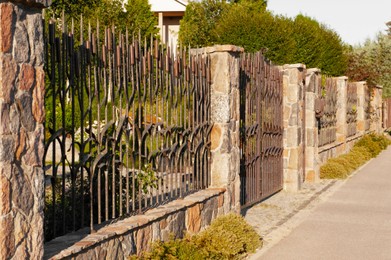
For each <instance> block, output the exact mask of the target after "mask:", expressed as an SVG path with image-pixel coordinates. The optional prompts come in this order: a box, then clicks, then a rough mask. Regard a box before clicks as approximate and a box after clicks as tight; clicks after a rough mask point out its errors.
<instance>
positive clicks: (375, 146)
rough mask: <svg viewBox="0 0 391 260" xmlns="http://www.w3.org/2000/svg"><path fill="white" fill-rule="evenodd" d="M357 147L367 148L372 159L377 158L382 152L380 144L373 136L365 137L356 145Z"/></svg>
mask: <svg viewBox="0 0 391 260" xmlns="http://www.w3.org/2000/svg"><path fill="white" fill-rule="evenodd" d="M354 146H356V147H360V146H361V147H365V148H366V149H368V151H369V152H370V153H371V156H372V157H376V156H377V155H378V154H379V153H380V152H381V150H382V148H381V146H380V144H379V143H378V142H375V141H374V140H373V137H372V136H371V135H365V136H364V137H362V138H361V139H360V140H359V141H357V143H356V144H355V145H354Z"/></svg>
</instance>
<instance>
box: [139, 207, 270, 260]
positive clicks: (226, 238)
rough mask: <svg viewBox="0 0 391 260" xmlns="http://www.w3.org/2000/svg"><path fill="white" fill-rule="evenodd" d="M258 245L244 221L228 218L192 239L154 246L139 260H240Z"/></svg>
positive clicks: (257, 239)
mask: <svg viewBox="0 0 391 260" xmlns="http://www.w3.org/2000/svg"><path fill="white" fill-rule="evenodd" d="M261 242H262V240H261V238H260V237H259V235H258V234H257V233H256V232H255V230H254V229H253V228H252V227H251V226H250V225H249V224H247V223H246V221H245V220H244V219H243V217H241V216H238V215H236V214H228V215H225V216H222V217H219V218H217V219H215V220H214V221H213V222H212V224H211V225H210V227H208V228H207V229H206V230H204V231H202V232H200V233H199V234H197V235H194V236H192V237H190V236H187V237H186V238H184V239H171V240H169V241H167V242H164V243H163V242H160V241H159V242H155V243H154V244H153V245H152V250H151V252H147V253H144V254H143V255H142V256H141V259H194V260H198V259H200V260H201V259H241V258H243V257H244V256H245V255H246V254H247V253H249V252H254V251H255V249H257V248H258V247H259V246H261ZM131 259H133V258H131Z"/></svg>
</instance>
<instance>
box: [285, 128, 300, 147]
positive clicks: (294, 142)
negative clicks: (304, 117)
mask: <svg viewBox="0 0 391 260" xmlns="http://www.w3.org/2000/svg"><path fill="white" fill-rule="evenodd" d="M298 130H299V129H298V128H297V127H288V129H286V133H287V135H286V139H287V144H286V145H287V147H296V146H298V145H299V142H298V139H299V138H300V135H299V132H298Z"/></svg>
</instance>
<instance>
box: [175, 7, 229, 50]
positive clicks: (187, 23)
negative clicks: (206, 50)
mask: <svg viewBox="0 0 391 260" xmlns="http://www.w3.org/2000/svg"><path fill="white" fill-rule="evenodd" d="M228 6H229V5H228V4H227V3H226V2H225V1H219V0H203V1H202V2H200V3H198V2H190V3H189V4H188V5H187V6H186V12H185V15H184V17H183V19H182V20H181V26H180V31H179V41H180V42H181V43H182V44H184V45H190V46H205V45H213V44H214V43H216V40H217V35H216V32H215V27H216V23H217V22H218V20H219V19H220V17H221V15H222V13H223V12H224V11H226V9H227V8H228Z"/></svg>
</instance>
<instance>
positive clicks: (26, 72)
mask: <svg viewBox="0 0 391 260" xmlns="http://www.w3.org/2000/svg"><path fill="white" fill-rule="evenodd" d="M34 81H35V69H34V67H33V66H31V65H30V64H27V63H24V64H22V65H21V66H20V73H19V89H20V90H23V91H29V90H30V89H31V88H32V87H33V84H34Z"/></svg>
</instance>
